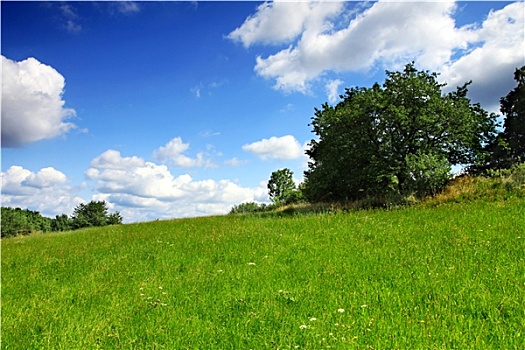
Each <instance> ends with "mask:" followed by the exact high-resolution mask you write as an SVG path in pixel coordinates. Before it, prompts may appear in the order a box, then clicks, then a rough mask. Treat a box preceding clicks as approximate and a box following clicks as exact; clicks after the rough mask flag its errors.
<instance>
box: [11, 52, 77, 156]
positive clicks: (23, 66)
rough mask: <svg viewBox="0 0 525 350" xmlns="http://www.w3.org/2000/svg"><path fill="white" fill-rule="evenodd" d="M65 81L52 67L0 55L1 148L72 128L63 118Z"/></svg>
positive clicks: (68, 114)
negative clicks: (0, 67)
mask: <svg viewBox="0 0 525 350" xmlns="http://www.w3.org/2000/svg"><path fill="white" fill-rule="evenodd" d="M64 85H65V80H64V77H63V76H62V75H61V74H60V73H58V72H57V71H56V70H55V69H54V68H52V67H51V66H48V65H45V64H42V63H40V62H39V61H37V60H36V59H34V58H32V57H30V58H28V59H26V60H24V61H21V62H14V61H12V60H10V59H8V58H5V57H4V56H2V147H21V146H23V145H25V144H28V143H31V142H35V141H39V140H43V139H50V138H54V137H57V136H60V135H63V134H65V133H67V132H68V131H69V130H71V129H73V128H75V127H76V126H75V125H74V124H73V123H70V122H66V120H67V119H68V118H70V117H72V116H74V115H75V111H74V110H73V109H70V108H64V104H65V101H64V100H62V94H63V92H64Z"/></svg>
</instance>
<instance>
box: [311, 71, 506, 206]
mask: <svg viewBox="0 0 525 350" xmlns="http://www.w3.org/2000/svg"><path fill="white" fill-rule="evenodd" d="M386 74H387V79H386V80H385V82H384V84H383V85H379V84H378V83H376V84H374V85H373V86H372V87H371V88H364V87H355V88H351V89H346V93H345V95H343V96H341V98H342V101H340V102H339V103H338V104H337V105H335V106H330V105H328V104H324V105H323V106H322V109H316V110H315V115H314V117H313V118H312V123H311V124H310V125H311V126H312V127H313V132H314V133H315V134H316V135H317V139H315V140H312V141H311V142H310V149H309V150H308V151H307V154H308V155H309V156H310V159H311V161H310V162H309V169H308V170H307V171H306V172H305V190H304V192H305V194H306V196H307V198H308V199H309V200H313V201H333V200H336V201H340V200H355V199H361V198H365V197H384V196H389V195H397V194H400V195H406V194H410V193H415V194H417V195H420V196H423V195H426V194H429V193H432V192H435V191H437V190H439V189H440V188H441V187H442V186H444V184H445V183H446V181H447V179H448V177H449V174H450V167H451V166H452V165H456V164H463V165H468V164H474V163H476V162H478V159H480V158H483V154H484V152H485V150H484V144H486V143H487V142H488V141H489V140H491V139H492V137H493V135H494V132H495V126H496V115H494V114H490V115H489V114H488V113H487V112H486V111H485V110H483V109H482V108H481V107H480V106H479V105H478V104H472V103H471V101H470V99H468V98H467V91H468V89H467V87H468V84H469V83H466V84H465V85H463V86H461V87H458V88H457V89H456V90H455V91H453V92H450V93H448V94H444V93H443V92H442V88H443V87H444V86H445V85H444V84H440V83H438V81H437V74H436V73H430V72H428V71H419V70H417V69H416V68H415V67H414V63H410V64H407V65H406V66H405V68H404V70H403V71H401V72H389V71H387V72H386Z"/></svg>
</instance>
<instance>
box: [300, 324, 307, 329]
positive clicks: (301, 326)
mask: <svg viewBox="0 0 525 350" xmlns="http://www.w3.org/2000/svg"><path fill="white" fill-rule="evenodd" d="M299 328H301V329H306V328H308V326H307V325H305V324H302V325H300V326H299Z"/></svg>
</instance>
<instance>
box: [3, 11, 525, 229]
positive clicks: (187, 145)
mask: <svg viewBox="0 0 525 350" xmlns="http://www.w3.org/2000/svg"><path fill="white" fill-rule="evenodd" d="M1 14H2V23H1V25H2V33H1V35H2V38H1V39H2V42H1V44H2V47H1V49H2V88H3V90H2V101H3V102H2V173H1V176H2V205H4V206H12V207H22V208H29V209H32V210H38V211H40V212H41V213H42V214H43V215H47V216H54V215H57V214H62V213H65V214H68V215H69V214H71V212H72V210H73V208H74V207H75V206H76V205H78V204H79V203H82V202H87V201H90V200H106V201H107V202H108V204H109V207H110V210H111V211H115V210H118V211H120V212H121V214H122V215H123V216H124V219H125V221H126V222H134V221H144V220H151V219H155V218H173V217H184V216H198V215H212V214H223V213H227V212H228V211H229V209H230V208H231V206H232V205H234V204H238V203H241V202H247V201H256V202H266V201H268V197H267V189H266V182H267V180H268V179H269V177H270V175H271V172H272V171H274V170H277V169H281V168H284V167H287V168H290V169H291V170H293V171H294V173H295V177H296V180H297V181H298V182H299V181H300V180H301V179H302V172H303V171H304V170H305V169H306V162H307V158H306V156H305V155H304V149H305V147H307V143H308V141H310V140H311V139H312V138H313V134H312V133H311V129H310V127H309V126H308V123H309V122H310V119H311V117H312V115H313V113H314V108H316V107H317V108H320V106H321V105H322V104H323V103H324V102H329V103H332V104H334V103H337V101H338V95H339V94H341V93H343V91H344V88H345V87H350V86H371V85H372V84H373V83H374V82H376V81H378V82H383V80H384V76H385V75H384V71H385V70H396V69H401V68H402V67H403V66H404V64H406V63H408V62H410V61H412V60H414V61H415V63H416V66H417V67H418V68H420V69H429V70H432V71H437V72H439V73H440V74H441V75H440V80H442V81H443V82H447V83H449V85H450V87H451V88H453V87H455V86H457V85H461V84H463V83H464V82H465V81H468V80H473V83H472V85H471V88H470V95H469V96H470V97H471V98H472V100H473V101H474V102H480V103H481V104H482V106H483V107H485V108H486V109H488V110H490V111H494V112H497V110H498V101H499V98H500V97H502V96H504V95H506V94H507V93H508V91H510V90H511V89H512V88H513V86H514V81H513V79H512V78H513V72H514V70H515V68H517V67H521V66H522V65H524V51H525V46H524V19H523V17H524V5H523V2H517V3H513V2H487V1H484V2H457V3H454V2H424V3H407V2H326V3H309V2H296V3H293V2H292V3H290V2H287V3H286V2H285V3H282V2H274V3H263V2H4V1H2V3H1Z"/></svg>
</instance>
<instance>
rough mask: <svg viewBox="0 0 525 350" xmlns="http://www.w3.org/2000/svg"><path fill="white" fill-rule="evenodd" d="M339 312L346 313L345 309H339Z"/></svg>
mask: <svg viewBox="0 0 525 350" xmlns="http://www.w3.org/2000/svg"><path fill="white" fill-rule="evenodd" d="M337 312H339V313H340V314H342V313H343V312H345V309H337Z"/></svg>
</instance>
